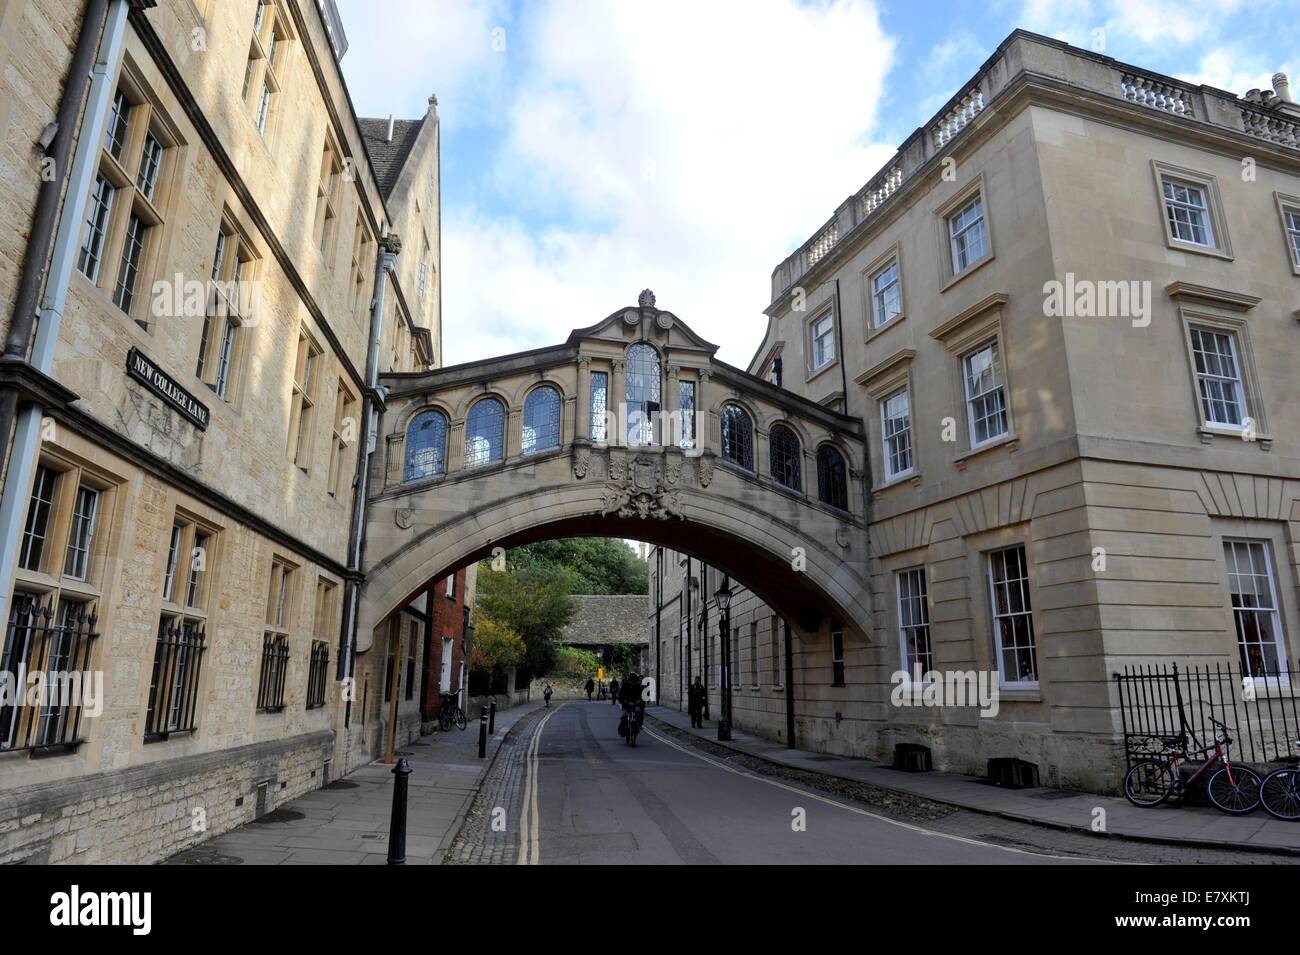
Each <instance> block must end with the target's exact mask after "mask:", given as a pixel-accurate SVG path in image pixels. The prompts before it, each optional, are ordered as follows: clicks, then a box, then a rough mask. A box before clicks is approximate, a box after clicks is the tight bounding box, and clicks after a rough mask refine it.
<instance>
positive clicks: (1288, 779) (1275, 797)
mask: <svg viewBox="0 0 1300 955" xmlns="http://www.w3.org/2000/svg"><path fill="white" fill-rule="evenodd" d="M1259 801H1260V802H1262V803H1263V804H1264V808H1265V809H1267V810H1268V811H1269V813H1270V814H1271V815H1273V816H1276V817H1277V818H1278V819H1285V820H1286V821H1287V822H1295V821H1296V820H1297V819H1300V769H1298V768H1297V767H1295V766H1291V767H1289V768H1287V769H1275V770H1273V772H1271V773H1269V774H1268V775H1267V776H1265V777H1264V782H1263V783H1261V784H1260V787H1259Z"/></svg>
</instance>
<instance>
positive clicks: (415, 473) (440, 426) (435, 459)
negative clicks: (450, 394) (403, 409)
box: [402, 411, 447, 481]
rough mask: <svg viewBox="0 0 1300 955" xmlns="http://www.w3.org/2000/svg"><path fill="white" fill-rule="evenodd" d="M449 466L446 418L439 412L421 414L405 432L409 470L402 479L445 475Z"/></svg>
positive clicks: (413, 479) (414, 479) (408, 479)
mask: <svg viewBox="0 0 1300 955" xmlns="http://www.w3.org/2000/svg"><path fill="white" fill-rule="evenodd" d="M446 467H447V418H446V416H445V415H443V413H442V412H440V411H422V412H420V413H419V414H418V415H416V416H415V418H414V419H412V421H411V424H410V426H409V427H407V429H406V467H405V469H404V473H403V477H402V480H404V481H418V480H419V479H420V478H426V477H430V476H432V475H434V474H442V473H443V471H445V470H446Z"/></svg>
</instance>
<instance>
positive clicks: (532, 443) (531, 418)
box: [523, 385, 560, 454]
mask: <svg viewBox="0 0 1300 955" xmlns="http://www.w3.org/2000/svg"><path fill="white" fill-rule="evenodd" d="M559 446H560V392H559V390H558V389H556V388H552V387H551V386H550V385H543V386H542V387H540V388H534V389H533V390H532V391H531V392H529V394H528V397H527V398H526V399H524V433H523V452H524V454H536V453H537V452H538V451H549V450H550V449H551V448H558V447H559Z"/></svg>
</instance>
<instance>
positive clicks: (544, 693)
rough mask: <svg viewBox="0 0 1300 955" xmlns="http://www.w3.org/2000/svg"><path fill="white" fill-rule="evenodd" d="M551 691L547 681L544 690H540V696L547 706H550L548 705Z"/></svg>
mask: <svg viewBox="0 0 1300 955" xmlns="http://www.w3.org/2000/svg"><path fill="white" fill-rule="evenodd" d="M552 692H553V691H552V690H551V684H549V683H548V684H546V688H545V689H544V690H542V698H543V699H544V700H546V705H547V706H550V705H551V693H552Z"/></svg>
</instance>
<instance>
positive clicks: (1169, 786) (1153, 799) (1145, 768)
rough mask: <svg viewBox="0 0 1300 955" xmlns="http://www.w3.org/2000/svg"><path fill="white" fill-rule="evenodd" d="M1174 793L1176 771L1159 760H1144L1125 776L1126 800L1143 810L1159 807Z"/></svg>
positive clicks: (1134, 765) (1137, 763) (1135, 764)
mask: <svg viewBox="0 0 1300 955" xmlns="http://www.w3.org/2000/svg"><path fill="white" fill-rule="evenodd" d="M1173 791H1174V771H1173V769H1172V768H1171V766H1170V764H1169V763H1166V762H1165V761H1163V760H1159V759H1143V760H1139V761H1138V762H1136V763H1134V764H1133V768H1132V769H1130V770H1129V771H1128V772H1127V773H1125V774H1124V798H1125V799H1127V800H1128V801H1129V802H1131V803H1132V804H1133V805H1135V806H1140V807H1141V808H1143V809H1146V808H1149V807H1151V806H1158V805H1160V804H1161V803H1162V802H1164V801H1165V800H1166V799H1168V798H1169V794H1170V793H1172V792H1173Z"/></svg>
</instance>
